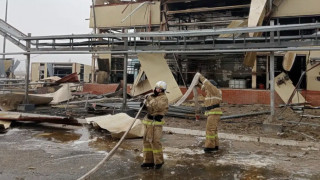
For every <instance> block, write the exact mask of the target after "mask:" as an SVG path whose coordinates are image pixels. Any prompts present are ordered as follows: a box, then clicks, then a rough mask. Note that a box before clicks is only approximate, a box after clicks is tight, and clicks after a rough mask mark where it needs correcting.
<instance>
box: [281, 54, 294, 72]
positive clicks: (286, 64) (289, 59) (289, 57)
mask: <svg viewBox="0 0 320 180" xmlns="http://www.w3.org/2000/svg"><path fill="white" fill-rule="evenodd" d="M296 56H297V53H295V52H287V53H286V54H285V55H284V58H283V62H282V66H283V69H284V70H286V71H290V70H291V68H292V66H293V64H294V61H295V59H296Z"/></svg>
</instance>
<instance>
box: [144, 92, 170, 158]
mask: <svg viewBox="0 0 320 180" xmlns="http://www.w3.org/2000/svg"><path fill="white" fill-rule="evenodd" d="M146 107H147V111H148V114H147V115H146V116H145V117H144V119H143V121H142V123H143V124H144V126H145V134H144V137H143V163H154V164H163V152H162V144H161V142H160V140H161V137H162V125H163V124H164V119H163V117H164V115H165V114H166V113H167V112H168V107H169V105H168V98H167V96H166V95H165V93H159V94H158V95H157V96H155V95H151V96H148V97H147V101H146Z"/></svg>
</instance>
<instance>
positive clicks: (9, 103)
mask: <svg viewBox="0 0 320 180" xmlns="http://www.w3.org/2000/svg"><path fill="white" fill-rule="evenodd" d="M24 97H25V95H24V94H19V93H7V94H0V109H1V111H12V110H16V109H17V107H18V105H19V104H22V103H23V101H24ZM52 100H53V97H42V96H38V95H29V103H30V104H35V105H45V104H49V103H50V102H51V101H52Z"/></svg>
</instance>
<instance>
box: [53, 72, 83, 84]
mask: <svg viewBox="0 0 320 180" xmlns="http://www.w3.org/2000/svg"><path fill="white" fill-rule="evenodd" d="M67 82H79V78H78V75H77V73H76V72H75V73H72V74H69V75H67V76H65V77H63V78H61V79H59V80H58V81H57V83H59V84H60V83H67Z"/></svg>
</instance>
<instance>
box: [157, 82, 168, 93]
mask: <svg viewBox="0 0 320 180" xmlns="http://www.w3.org/2000/svg"><path fill="white" fill-rule="evenodd" d="M155 88H159V89H162V90H163V91H165V90H166V89H167V83H166V82H164V81H158V82H157V83H156V86H155Z"/></svg>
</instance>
